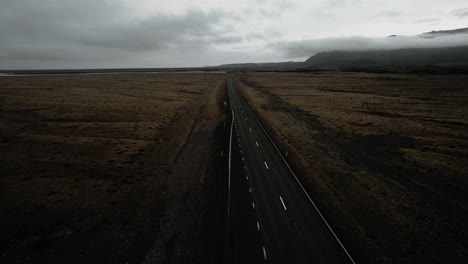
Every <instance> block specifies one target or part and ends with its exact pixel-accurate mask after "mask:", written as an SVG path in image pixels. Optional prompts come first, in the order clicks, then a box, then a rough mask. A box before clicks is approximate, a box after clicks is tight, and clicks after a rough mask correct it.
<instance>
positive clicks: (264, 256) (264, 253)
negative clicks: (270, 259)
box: [262, 247, 267, 260]
mask: <svg viewBox="0 0 468 264" xmlns="http://www.w3.org/2000/svg"><path fill="white" fill-rule="evenodd" d="M262 248H263V258H264V259H265V260H266V259H267V255H266V250H265V247H262Z"/></svg>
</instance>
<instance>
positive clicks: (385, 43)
mask: <svg viewBox="0 0 468 264" xmlns="http://www.w3.org/2000/svg"><path fill="white" fill-rule="evenodd" d="M466 43H468V34H459V35H441V36H435V37H433V38H425V37H421V36H411V37H407V36H397V37H387V38H365V37H349V38H327V39H313V40H299V41H291V42H283V43H280V44H276V45H274V48H276V49H277V50H279V51H280V52H282V53H283V54H284V55H285V56H286V57H289V58H300V57H308V56H312V55H314V54H316V53H318V52H323V51H335V50H342V51H346V50H352V51H359V50H378V49H401V48H434V47H453V46H461V45H467V44H466Z"/></svg>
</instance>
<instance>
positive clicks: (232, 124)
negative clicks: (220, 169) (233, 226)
mask: <svg viewBox="0 0 468 264" xmlns="http://www.w3.org/2000/svg"><path fill="white" fill-rule="evenodd" d="M233 127H234V111H233V112H232V123H231V133H230V135H229V173H228V206H227V207H228V212H227V213H228V220H227V222H228V228H229V225H230V224H229V216H230V213H231V212H230V210H231V209H230V200H231V149H232V128H233Z"/></svg>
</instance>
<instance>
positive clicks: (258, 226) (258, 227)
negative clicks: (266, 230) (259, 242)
mask: <svg viewBox="0 0 468 264" xmlns="http://www.w3.org/2000/svg"><path fill="white" fill-rule="evenodd" d="M257 230H258V231H260V223H259V222H258V221H257Z"/></svg>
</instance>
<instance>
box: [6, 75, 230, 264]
mask: <svg viewBox="0 0 468 264" xmlns="http://www.w3.org/2000/svg"><path fill="white" fill-rule="evenodd" d="M223 78H224V76H223V75H221V74H211V75H208V78H207V80H204V79H203V74H118V75H64V76H28V77H0V105H1V110H0V148H1V150H2V151H1V152H0V170H1V177H0V208H1V209H0V249H1V252H0V254H1V255H0V262H2V263H23V262H28V263H90V262H93V263H125V262H126V261H128V262H130V263H138V262H140V261H144V260H145V259H147V260H151V259H152V260H155V259H156V260H158V261H170V262H178V261H186V260H188V259H191V260H195V261H196V260H197V259H200V258H201V257H202V256H201V254H203V252H201V251H200V249H202V248H203V247H205V246H206V245H205V240H204V239H207V236H209V234H206V226H205V225H206V224H207V218H208V217H211V216H209V215H207V208H209V206H208V205H207V196H206V193H207V188H212V187H210V186H212V185H213V183H212V181H213V174H214V162H215V161H216V160H215V159H213V155H217V154H218V153H219V150H218V148H219V143H220V142H219V138H217V137H214V135H215V130H216V129H217V127H220V126H222V124H223V123H224V118H225V114H224V110H223V108H222V103H223V101H224V100H225V98H224V97H225V90H223V89H224V86H223V85H222V80H223ZM217 133H223V132H222V131H221V132H217ZM221 143H222V142H221Z"/></svg>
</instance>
